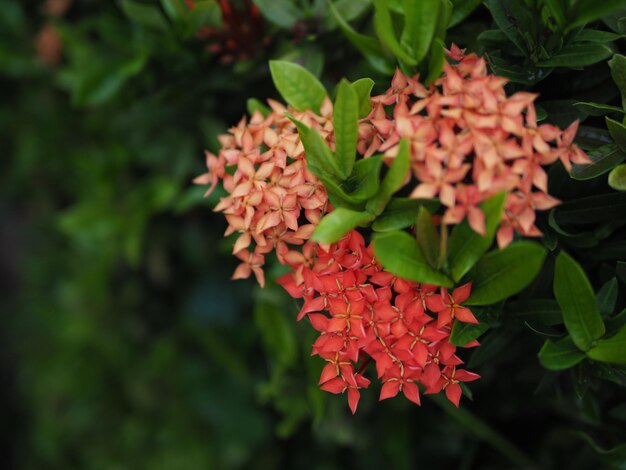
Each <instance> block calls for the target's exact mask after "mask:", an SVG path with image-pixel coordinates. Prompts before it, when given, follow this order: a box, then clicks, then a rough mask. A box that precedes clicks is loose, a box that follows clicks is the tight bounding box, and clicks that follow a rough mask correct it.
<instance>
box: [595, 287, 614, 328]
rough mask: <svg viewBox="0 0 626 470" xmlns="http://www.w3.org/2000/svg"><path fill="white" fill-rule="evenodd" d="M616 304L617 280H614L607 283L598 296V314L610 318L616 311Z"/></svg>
mask: <svg viewBox="0 0 626 470" xmlns="http://www.w3.org/2000/svg"><path fill="white" fill-rule="evenodd" d="M615 302H617V278H615V277H614V278H613V279H611V280H610V281H608V282H606V283H605V284H604V285H603V286H602V287H601V288H600V290H599V291H598V295H596V305H597V307H598V312H600V316H602V317H603V318H606V317H608V316H609V315H611V314H612V313H613V310H615Z"/></svg>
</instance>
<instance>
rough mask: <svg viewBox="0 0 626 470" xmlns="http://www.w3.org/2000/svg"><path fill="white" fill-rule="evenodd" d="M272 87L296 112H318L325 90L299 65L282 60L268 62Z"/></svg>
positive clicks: (324, 96)
mask: <svg viewBox="0 0 626 470" xmlns="http://www.w3.org/2000/svg"><path fill="white" fill-rule="evenodd" d="M270 71H271V72H272V80H274V85H275V86H276V88H277V89H278V91H279V92H280V94H281V96H282V97H283V99H284V100H285V101H286V102H287V103H289V104H290V105H291V106H293V107H294V108H295V109H297V110H298V111H305V110H307V109H311V110H313V111H315V112H317V113H319V111H320V107H321V106H322V101H324V98H326V89H325V88H324V85H322V84H321V83H320V82H319V80H318V79H317V78H315V76H314V75H313V74H311V73H310V72H309V71H308V70H307V69H305V68H304V67H302V66H301V65H298V64H294V63H292V62H287V61H283V60H272V61H270Z"/></svg>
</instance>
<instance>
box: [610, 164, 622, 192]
mask: <svg viewBox="0 0 626 470" xmlns="http://www.w3.org/2000/svg"><path fill="white" fill-rule="evenodd" d="M609 186H610V187H611V188H613V189H615V190H616V191H626V163H622V164H621V165H618V166H616V167H615V168H613V170H611V173H609Z"/></svg>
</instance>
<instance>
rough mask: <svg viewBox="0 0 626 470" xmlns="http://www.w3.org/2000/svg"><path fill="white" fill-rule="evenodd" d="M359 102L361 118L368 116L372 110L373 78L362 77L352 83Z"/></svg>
mask: <svg viewBox="0 0 626 470" xmlns="http://www.w3.org/2000/svg"><path fill="white" fill-rule="evenodd" d="M352 88H353V89H354V92H355V93H356V96H357V100H358V102H359V119H363V118H364V117H366V116H367V115H368V114H369V113H370V111H371V110H372V98H371V93H372V88H374V80H372V79H371V78H360V79H358V80H357V81H355V82H354V83H353V84H352Z"/></svg>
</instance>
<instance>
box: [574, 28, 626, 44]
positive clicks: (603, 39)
mask: <svg viewBox="0 0 626 470" xmlns="http://www.w3.org/2000/svg"><path fill="white" fill-rule="evenodd" d="M623 37H624V36H623V35H622V34H616V33H611V32H609V31H600V30H597V29H583V30H582V31H580V32H579V33H578V34H577V35H576V36H575V37H574V39H573V40H572V42H596V43H600V44H605V43H607V42H613V41H617V40H618V39H622V38H623Z"/></svg>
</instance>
